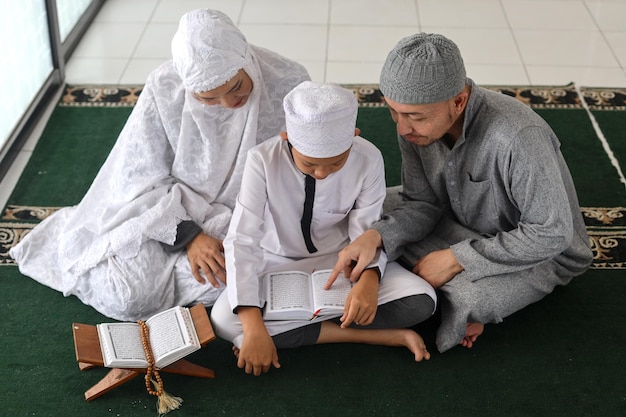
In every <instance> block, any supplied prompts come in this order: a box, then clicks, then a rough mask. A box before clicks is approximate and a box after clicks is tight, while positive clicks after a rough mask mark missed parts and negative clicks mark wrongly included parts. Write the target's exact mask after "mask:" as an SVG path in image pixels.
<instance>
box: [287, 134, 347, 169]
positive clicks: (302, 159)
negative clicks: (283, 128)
mask: <svg viewBox="0 0 626 417" xmlns="http://www.w3.org/2000/svg"><path fill="white" fill-rule="evenodd" d="M356 134H357V135H358V133H356ZM280 137H281V138H282V139H283V140H284V141H286V140H288V138H287V132H280ZM291 155H292V156H293V162H294V163H295V164H296V167H297V168H298V169H299V170H300V171H301V172H302V173H303V174H307V175H310V176H312V177H313V178H315V179H316V180H323V179H324V178H326V177H327V176H329V175H330V174H332V173H333V172H337V171H339V170H340V169H341V168H343V166H344V165H345V164H346V161H347V160H348V156H350V149H348V150H347V151H345V152H344V153H342V154H341V155H337V156H333V157H330V158H311V157H310V156H306V155H303V154H301V153H300V152H298V150H297V149H296V148H295V147H293V146H292V147H291Z"/></svg>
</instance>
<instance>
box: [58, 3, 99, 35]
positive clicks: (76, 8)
mask: <svg viewBox="0 0 626 417" xmlns="http://www.w3.org/2000/svg"><path fill="white" fill-rule="evenodd" d="M56 2H57V15H58V16H59V32H61V42H65V39H66V38H67V35H69V34H70V32H71V31H72V29H74V26H76V23H77V22H78V20H79V19H80V17H81V16H82V15H83V13H85V10H87V7H88V6H89V5H90V4H91V2H92V0H56Z"/></svg>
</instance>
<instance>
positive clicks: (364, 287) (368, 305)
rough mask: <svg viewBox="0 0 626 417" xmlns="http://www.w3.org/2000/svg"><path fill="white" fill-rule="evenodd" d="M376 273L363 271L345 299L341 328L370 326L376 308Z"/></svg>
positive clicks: (369, 270) (370, 270)
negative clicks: (353, 325)
mask: <svg viewBox="0 0 626 417" xmlns="http://www.w3.org/2000/svg"><path fill="white" fill-rule="evenodd" d="M378 285H379V283H378V273H377V272H376V271H375V270H374V269H368V270H365V271H363V274H362V275H361V278H360V279H359V280H358V281H357V283H356V284H354V287H352V290H350V294H349V295H348V298H347V299H346V306H345V308H344V310H343V316H341V318H340V319H339V320H340V321H341V327H348V326H350V324H352V323H355V324H357V325H359V326H367V325H368V324H372V321H374V317H375V316H376V310H377V308H378Z"/></svg>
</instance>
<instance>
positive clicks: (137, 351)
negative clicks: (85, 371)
mask: <svg viewBox="0 0 626 417" xmlns="http://www.w3.org/2000/svg"><path fill="white" fill-rule="evenodd" d="M146 325H147V326H148V331H149V333H150V345H151V347H152V354H153V356H154V361H155V365H156V366H157V367H159V368H163V367H165V366H167V365H169V364H171V363H173V362H176V361H177V360H178V359H181V358H183V357H185V356H187V355H188V354H190V353H191V352H194V351H196V350H198V349H200V342H199V340H198V336H197V334H196V329H195V327H194V325H193V321H192V318H191V313H190V312H189V309H187V308H185V307H173V308H171V309H168V310H165V311H163V312H161V313H158V314H156V315H154V316H152V317H151V318H149V319H148V320H146ZM96 327H97V329H98V337H99V339H100V346H101V347H102V357H103V359H104V366H107V367H110V368H146V367H147V366H148V362H147V360H146V355H145V351H144V348H143V342H142V338H141V327H140V326H139V324H138V323H101V324H98V325H97V326H96Z"/></svg>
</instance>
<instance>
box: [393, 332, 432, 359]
mask: <svg viewBox="0 0 626 417" xmlns="http://www.w3.org/2000/svg"><path fill="white" fill-rule="evenodd" d="M396 331H397V337H398V339H397V340H396V342H397V344H398V345H401V346H405V347H406V348H407V349H409V350H410V351H411V352H413V354H414V355H415V362H421V361H422V359H425V360H428V359H430V352H428V349H426V344H425V343H424V339H422V336H420V335H419V334H417V333H415V332H414V331H413V330H410V329H397V330H396Z"/></svg>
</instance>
